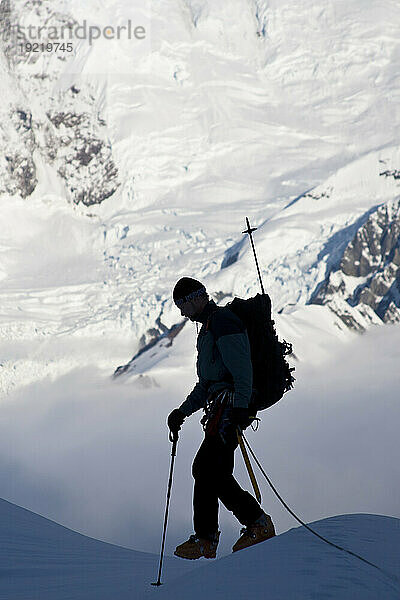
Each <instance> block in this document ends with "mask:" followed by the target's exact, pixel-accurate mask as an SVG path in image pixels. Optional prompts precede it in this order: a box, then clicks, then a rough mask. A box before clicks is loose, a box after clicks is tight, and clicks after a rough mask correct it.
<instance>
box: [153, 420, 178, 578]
mask: <svg viewBox="0 0 400 600" xmlns="http://www.w3.org/2000/svg"><path fill="white" fill-rule="evenodd" d="M169 441H170V442H172V452H171V457H172V458H171V467H170V470H169V480H168V489H167V503H166V507H165V516H164V528H163V535H162V542H161V554H160V566H159V569H158V579H157V581H155V582H154V583H152V584H151V585H155V586H157V587H158V586H160V585H162V583H161V570H162V564H163V558H164V547H165V537H166V533H167V523H168V511H169V501H170V498H171V488H172V474H173V472H174V462H175V456H176V446H177V444H178V432H175V433H174V434H173V433H172V432H171V431H170V432H169Z"/></svg>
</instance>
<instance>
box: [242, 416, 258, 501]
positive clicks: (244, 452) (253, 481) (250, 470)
mask: <svg viewBox="0 0 400 600" xmlns="http://www.w3.org/2000/svg"><path fill="white" fill-rule="evenodd" d="M236 435H237V439H238V442H239V446H240V450H241V452H242V456H243V460H244V464H245V465H246V469H247V472H248V474H249V477H250V481H251V485H252V486H253V490H254V494H255V496H256V498H257V500H258V502H259V504H261V492H260V488H259V487H258V483H257V479H256V476H255V475H254V471H253V467H252V466H251V462H250V459H249V455H248V454H247V450H246V447H245V445H244V443H243V437H242V432H241V431H240V429H239V427H238V428H237V429H236Z"/></svg>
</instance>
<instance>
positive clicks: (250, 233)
mask: <svg viewBox="0 0 400 600" xmlns="http://www.w3.org/2000/svg"><path fill="white" fill-rule="evenodd" d="M246 225H247V229H245V230H244V231H242V233H247V234H248V236H249V238H250V243H251V247H252V248H253V254H254V260H255V261H256V267H257V273H258V279H259V280H260V285H261V293H262V294H263V295H264V294H265V291H264V286H263V282H262V279H261V273H260V267H259V266H258V260H257V254H256V248H255V246H254V242H253V236H252V233H253V231H257V227H250V221H249V219H248V217H246Z"/></svg>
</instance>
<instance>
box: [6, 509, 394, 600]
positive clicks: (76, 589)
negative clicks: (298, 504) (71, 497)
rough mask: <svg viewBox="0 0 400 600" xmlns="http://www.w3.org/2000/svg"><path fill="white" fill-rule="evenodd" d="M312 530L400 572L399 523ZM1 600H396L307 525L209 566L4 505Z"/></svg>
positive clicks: (350, 519) (341, 523)
mask: <svg viewBox="0 0 400 600" xmlns="http://www.w3.org/2000/svg"><path fill="white" fill-rule="evenodd" d="M313 527H314V528H315V529H316V531H317V532H318V533H319V534H321V535H323V536H326V537H328V538H329V539H330V540H332V541H333V542H335V543H337V544H339V545H342V546H344V547H346V548H349V549H351V550H352V551H354V552H357V553H359V554H361V555H363V556H364V558H366V559H367V560H369V561H371V562H374V563H376V564H377V566H379V567H381V568H383V569H385V570H386V571H389V572H390V573H391V574H393V575H394V576H396V575H397V577H398V576H399V574H400V573H399V557H398V553H397V552H396V549H397V548H398V545H399V543H400V521H399V520H398V519H393V518H389V517H382V516H378V515H366V514H364V515H362V514H359V515H342V516H338V517H332V518H330V519H324V520H322V521H318V522H316V523H314V524H313ZM0 536H1V540H2V545H1V550H0V573H1V578H0V599H1V600H11V599H12V600H47V599H48V600H69V599H72V598H73V599H74V600H90V599H92V598H93V600H94V599H97V600H114V599H116V598H118V600H128V599H129V600H139V599H140V600H144V599H145V598H156V597H159V596H160V597H161V598H170V599H171V600H172V599H174V600H180V599H181V600H186V599H188V598H192V599H193V600H197V599H199V600H200V599H201V598H204V595H207V596H208V597H209V598H213V599H214V598H215V599H216V600H217V599H218V600H222V599H226V600H228V599H230V600H233V599H235V600H236V599H237V600H239V599H240V600H242V599H243V600H244V599H256V598H263V597H268V598H270V599H271V600H275V599H276V600H278V599H282V598H296V600H309V599H311V598H327V599H328V598H329V599H332V600H333V599H336V600H376V598H377V597H378V596H379V598H381V599H382V600H394V599H395V598H397V597H398V589H399V588H398V587H397V585H398V582H396V581H395V580H394V579H391V578H390V577H387V576H386V575H385V574H383V573H382V572H380V571H378V570H377V569H374V568H373V567H371V566H369V565H366V564H364V563H362V562H359V561H358V560H356V559H355V558H354V557H350V556H348V555H346V554H344V553H343V552H339V551H337V550H335V549H333V548H331V547H330V546H327V545H326V544H324V543H322V542H321V541H320V540H318V539H317V538H315V537H313V536H312V535H311V534H310V533H309V532H308V531H307V530H305V529H304V528H296V529H292V530H290V531H288V532H286V533H285V534H282V535H280V536H278V537H276V538H274V539H272V540H269V541H268V542H266V543H264V544H260V545H259V546H256V547H254V548H251V549H248V550H245V551H242V552H240V553H238V554H235V555H229V556H225V557H223V558H221V559H219V560H216V561H213V562H205V561H204V560H202V561H198V562H191V561H183V560H179V559H176V558H170V557H168V556H166V557H165V561H164V568H163V574H162V582H163V586H161V587H159V588H154V587H150V583H151V582H152V581H155V580H156V579H157V573H158V558H159V557H158V556H157V555H156V554H146V553H143V552H137V551H133V550H127V549H125V548H121V547H118V546H113V545H111V544H105V543H103V542H100V541H98V540H94V539H91V538H88V537H85V536H82V535H81V534H79V533H76V532H74V531H71V530H70V529H66V528H65V527H62V526H61V525H58V524H56V523H54V522H52V521H49V520H48V519H45V518H43V517H40V516H39V515H36V514H34V513H32V512H30V511H27V510H25V509H23V508H20V507H18V506H15V505H14V504H10V503H9V502H5V501H4V500H1V501H0Z"/></svg>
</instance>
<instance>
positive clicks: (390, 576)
mask: <svg viewBox="0 0 400 600" xmlns="http://www.w3.org/2000/svg"><path fill="white" fill-rule="evenodd" d="M242 438H243V440H244V442H245V444H246V446H247V448H248V450H249V452H250V454H251V455H252V457H253V458H254V460H255V462H256V464H257V466H258V468H259V469H260V471H261V473H262V474H263V475H264V477H265V479H266V480H267V482H268V485H269V486H270V487H271V489H272V491H273V492H274V494H275V495H276V496H277V498H278V499H279V501H280V502H281V503H282V504H283V506H284V507H285V508H286V510H287V511H288V512H289V513H290V514H291V515H292V517H294V518H295V519H296V521H298V522H299V523H300V524H301V525H303V527H305V528H306V529H308V531H309V532H310V533H312V534H313V535H315V536H317V537H318V538H319V539H320V540H322V541H323V542H325V543H326V544H329V545H330V546H333V548H336V549H337V550H340V551H342V552H346V554H350V555H351V556H354V557H355V558H357V559H358V560H361V561H362V562H364V563H366V564H367V565H369V566H370V567H374V569H377V570H378V571H380V572H381V573H383V574H384V575H385V576H386V577H388V578H389V579H390V580H391V582H393V583H394V585H393V584H392V587H394V588H395V589H396V591H398V590H399V589H400V587H399V579H398V577H396V575H393V574H392V573H389V572H388V571H385V570H384V569H382V568H381V567H378V565H375V564H374V563H373V562H371V561H369V560H367V559H366V558H364V557H362V556H360V555H359V554H356V553H355V552H352V551H351V550H346V548H343V547H342V546H339V545H338V544H334V543H333V542H331V541H329V540H327V539H326V538H324V537H323V536H322V535H320V534H319V533H317V532H316V531H314V529H311V527H310V526H309V525H307V523H304V521H302V520H301V519H300V518H299V517H298V516H297V515H296V514H295V513H294V512H293V511H292V509H291V508H290V506H288V505H287V503H286V502H285V500H284V499H283V498H282V496H281V495H280V494H279V492H278V490H277V489H276V487H275V486H274V484H273V483H272V481H271V480H270V478H269V477H268V475H267V473H266V472H265V471H264V469H263V467H262V465H261V464H260V461H259V460H258V458H257V457H256V455H255V454H254V452H253V450H252V448H251V447H250V444H249V442H248V441H247V439H246V438H245V436H244V434H243V432H242Z"/></svg>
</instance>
